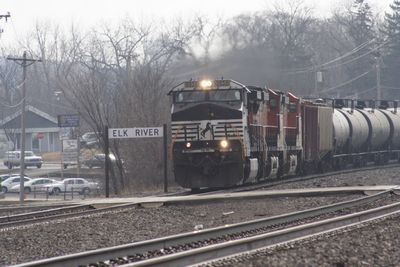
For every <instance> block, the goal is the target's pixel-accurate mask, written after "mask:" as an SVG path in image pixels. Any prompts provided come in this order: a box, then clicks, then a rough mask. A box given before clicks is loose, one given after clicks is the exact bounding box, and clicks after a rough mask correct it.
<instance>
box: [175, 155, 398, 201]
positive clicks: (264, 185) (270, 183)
mask: <svg viewBox="0 0 400 267" xmlns="http://www.w3.org/2000/svg"><path fill="white" fill-rule="evenodd" d="M397 167H400V164H399V163H391V164H390V165H384V166H369V167H363V168H352V169H345V170H340V171H332V172H325V173H318V174H311V175H306V176H292V177H284V178H274V179H269V180H264V181H261V182H259V183H256V184H243V185H238V186H232V187H229V188H224V189H214V190H213V189H201V190H200V191H197V192H190V191H185V192H181V193H180V194H181V195H190V194H197V195H209V194H215V193H225V192H245V191H252V190H257V189H263V188H268V187H272V186H276V185H281V184H289V183H293V182H301V181H307V180H312V179H318V178H324V177H329V176H333V175H340V174H348V173H355V172H360V171H372V170H377V169H391V168H397ZM171 195H173V194H171ZM177 195H179V192H178V193H177Z"/></svg>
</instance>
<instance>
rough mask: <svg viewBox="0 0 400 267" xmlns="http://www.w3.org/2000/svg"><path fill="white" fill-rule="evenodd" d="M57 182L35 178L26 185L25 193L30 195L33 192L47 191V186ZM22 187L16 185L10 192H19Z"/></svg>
mask: <svg viewBox="0 0 400 267" xmlns="http://www.w3.org/2000/svg"><path fill="white" fill-rule="evenodd" d="M56 182H57V181H56V180H54V179H50V178H34V179H32V180H30V181H27V182H25V183H24V192H26V193H30V192H32V191H39V190H47V188H46V187H45V185H47V184H52V183H56ZM19 189H20V185H19V184H17V185H14V186H13V187H11V189H10V190H9V191H10V192H19Z"/></svg>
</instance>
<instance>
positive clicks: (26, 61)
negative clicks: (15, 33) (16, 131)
mask: <svg viewBox="0 0 400 267" xmlns="http://www.w3.org/2000/svg"><path fill="white" fill-rule="evenodd" d="M7 60H12V61H14V62H15V63H17V64H18V65H20V66H22V71H23V73H22V77H23V78H22V79H23V82H22V104H21V136H20V140H21V153H20V155H21V159H20V177H19V178H20V183H19V202H20V204H23V203H24V193H25V190H24V177H25V173H24V171H25V102H26V67H28V66H30V65H32V64H33V63H35V62H38V61H39V62H41V61H42V60H40V59H31V58H27V57H26V51H24V54H23V55H22V58H15V57H10V56H9V57H7Z"/></svg>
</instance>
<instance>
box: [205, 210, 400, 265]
mask: <svg viewBox="0 0 400 267" xmlns="http://www.w3.org/2000/svg"><path fill="white" fill-rule="evenodd" d="M399 220H400V217H399V216H397V217H391V218H388V219H385V220H380V221H378V222H375V223H367V224H363V225H362V226H361V227H356V228H354V227H353V228H351V229H349V230H346V231H339V232H333V233H331V234H325V235H320V236H319V237H316V238H312V239H308V240H302V241H297V242H292V243H287V244H284V245H280V246H278V247H276V248H273V249H265V250H259V251H257V252H254V253H248V254H246V255H243V256H240V257H234V258H229V259H225V260H220V261H217V262H215V263H213V264H207V265H203V266H238V267H245V266H246V267H253V266H399V263H400V224H399Z"/></svg>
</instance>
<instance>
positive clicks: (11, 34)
mask: <svg viewBox="0 0 400 267" xmlns="http://www.w3.org/2000/svg"><path fill="white" fill-rule="evenodd" d="M281 1H282V0H281ZM345 1H352V0H334V1H329V0H304V2H305V4H307V5H308V6H310V7H312V8H313V9H314V12H315V14H316V15H321V16H324V15H326V14H329V13H330V11H331V10H332V8H335V7H338V6H340V5H343V2H345ZM276 2H278V3H279V2H280V1H277V0H275V1H274V0H201V1H200V0H197V1H193V0H112V1H110V0H1V1H0V14H6V13H7V12H10V14H11V20H9V22H8V23H5V20H4V19H2V20H0V27H1V28H3V29H4V33H3V34H2V35H1V37H0V41H2V42H4V41H5V40H8V41H7V43H8V42H9V41H12V40H13V39H15V36H18V35H23V33H24V32H26V31H27V30H29V29H31V28H32V26H33V25H34V24H35V22H36V21H51V22H53V23H57V24H61V25H70V24H71V22H72V21H73V22H74V23H77V24H78V25H80V26H83V27H91V26H93V25H96V24H97V23H100V22H108V21H110V22H115V21H117V20H119V19H120V18H122V17H125V16H130V17H132V18H136V19H138V20H144V21H151V20H153V19H155V20H160V19H167V20H168V19H171V18H174V17H177V16H179V17H185V18H189V17H190V16H193V15H195V14H207V15H208V16H211V17H216V16H220V17H222V18H229V17H232V16H234V15H237V14H240V13H243V12H253V11H258V10H264V9H267V8H271V7H272V5H273V4H272V3H276ZM367 2H368V3H369V4H370V5H371V6H372V7H373V8H374V9H375V10H377V11H379V12H382V11H383V10H384V9H385V8H387V7H388V6H389V4H390V3H392V2H393V0H367Z"/></svg>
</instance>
